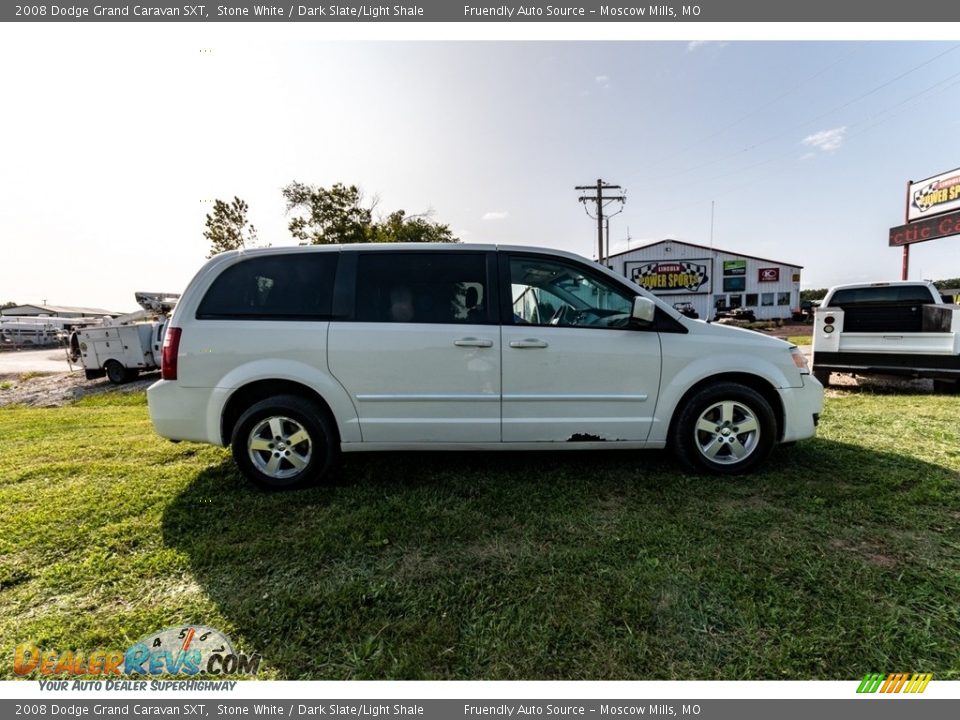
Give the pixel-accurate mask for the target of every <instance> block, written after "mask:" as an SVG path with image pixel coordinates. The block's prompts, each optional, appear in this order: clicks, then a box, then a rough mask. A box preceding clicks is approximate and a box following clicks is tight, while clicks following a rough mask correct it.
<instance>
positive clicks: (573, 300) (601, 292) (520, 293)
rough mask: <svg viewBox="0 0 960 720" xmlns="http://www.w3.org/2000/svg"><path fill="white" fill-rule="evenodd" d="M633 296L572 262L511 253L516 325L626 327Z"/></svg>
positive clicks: (511, 298)
mask: <svg viewBox="0 0 960 720" xmlns="http://www.w3.org/2000/svg"><path fill="white" fill-rule="evenodd" d="M633 297H634V296H632V295H630V294H629V293H628V292H627V291H625V290H623V289H622V288H620V287H618V286H617V285H616V284H615V283H612V282H608V281H607V280H605V279H603V278H601V277H597V276H594V275H593V274H591V273H588V272H585V271H584V269H583V268H581V267H578V266H577V265H575V264H568V263H565V262H563V261H557V260H551V259H546V258H534V257H513V258H511V259H510V301H511V305H512V317H513V324H515V325H553V326H558V327H594V328H626V327H628V326H629V324H630V313H631V311H632V309H633Z"/></svg>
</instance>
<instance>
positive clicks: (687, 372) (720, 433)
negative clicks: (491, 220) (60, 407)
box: [149, 244, 823, 488]
mask: <svg viewBox="0 0 960 720" xmlns="http://www.w3.org/2000/svg"><path fill="white" fill-rule="evenodd" d="M149 402H150V417H151V419H152V420H153V424H154V426H155V427H156V429H157V432H159V433H160V434H161V435H163V436H164V437H167V438H170V439H173V440H196V441H199V442H207V443H214V444H216V445H231V446H232V448H233V456H234V458H235V459H236V462H237V464H238V465H239V467H240V469H241V470H242V471H243V473H244V475H246V476H247V477H248V478H249V479H250V480H252V481H253V482H254V483H256V484H257V485H260V486H262V487H266V488H285V487H292V486H299V485H303V484H305V483H308V482H312V481H316V480H318V479H320V478H322V477H323V476H324V475H325V474H326V473H327V472H328V471H329V470H330V468H331V465H332V464H333V463H334V461H335V459H336V456H337V454H338V452H340V451H343V452H352V451H362V450H457V449H461V450H501V449H510V450H513V449H517V450H534V449H545V448H551V449H574V448H582V449H599V448H663V447H666V446H670V447H671V448H672V449H673V451H674V452H675V453H676V455H677V457H678V458H679V459H680V461H681V462H682V463H683V464H684V465H685V466H687V467H688V468H689V469H691V470H694V471H710V472H717V473H742V472H745V471H747V470H749V469H751V468H753V467H755V466H756V465H757V464H758V463H759V462H760V461H762V460H763V459H764V457H766V455H767V454H768V453H769V451H770V449H771V448H772V447H773V445H774V444H775V443H778V442H781V443H785V442H792V441H795V440H800V439H802V438H808V437H811V436H812V435H813V434H814V433H815V426H816V423H817V418H818V416H819V413H820V411H821V408H822V406H823V388H822V386H821V385H820V384H819V383H818V382H817V381H816V380H815V379H814V378H813V377H812V376H811V375H810V374H809V372H808V370H807V365H806V362H805V360H804V358H803V355H802V354H801V353H800V351H799V350H797V348H796V347H793V346H791V345H789V344H788V343H786V342H784V341H782V340H777V339H774V338H769V337H765V336H763V335H760V334H759V333H755V332H752V331H749V330H740V329H736V328H730V327H723V326H718V325H710V324H707V323H704V322H701V321H698V320H691V319H689V318H686V317H684V316H683V315H681V314H680V313H678V312H677V311H675V310H674V309H673V308H671V307H670V306H669V305H668V304H666V303H664V302H661V301H660V300H658V299H657V298H655V297H653V296H651V295H649V294H648V293H647V292H645V291H644V290H642V289H641V288H640V287H638V286H637V285H635V284H633V283H631V282H629V281H628V280H626V279H625V278H622V277H620V276H618V275H616V274H614V273H613V272H611V271H609V270H607V269H606V268H603V267H601V266H599V265H597V264H595V263H591V262H589V261H587V260H584V259H583V258H581V257H579V256H577V255H573V254H570V253H565V252H560V251H553V250H545V249H542V248H527V247H505V246H499V247H498V246H490V245H387V246H385V245H380V244H374V245H360V246H350V245H343V246H336V245H333V246H321V247H290V248H265V249H260V250H248V251H233V252H228V253H223V254H222V255H217V256H216V257H214V258H213V259H212V260H210V261H209V262H208V263H207V264H206V265H204V267H203V268H202V269H201V270H200V272H199V273H197V275H196V277H195V278H194V279H193V281H192V282H191V283H190V285H189V287H188V288H187V290H186V292H185V293H184V294H183V297H182V298H181V299H180V302H179V304H178V305H177V308H176V311H175V312H174V314H173V317H172V318H171V320H170V323H169V327H168V329H167V332H166V337H165V340H164V344H163V363H162V379H161V380H160V381H158V382H157V383H155V384H154V385H153V386H151V387H150V390H149Z"/></svg>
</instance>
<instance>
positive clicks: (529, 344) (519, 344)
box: [510, 338, 547, 350]
mask: <svg viewBox="0 0 960 720" xmlns="http://www.w3.org/2000/svg"><path fill="white" fill-rule="evenodd" d="M510 347H512V348H520V349H521V350H522V349H523V348H545V347H547V343H545V342H544V341H543V340H537V339H536V338H527V339H526V340H512V341H511V342H510Z"/></svg>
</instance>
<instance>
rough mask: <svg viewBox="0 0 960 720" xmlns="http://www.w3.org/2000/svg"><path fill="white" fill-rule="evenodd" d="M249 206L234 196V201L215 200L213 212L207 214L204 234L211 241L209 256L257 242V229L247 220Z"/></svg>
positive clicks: (253, 244)
mask: <svg viewBox="0 0 960 720" xmlns="http://www.w3.org/2000/svg"><path fill="white" fill-rule="evenodd" d="M249 209H250V208H249V206H248V205H247V203H246V202H244V201H243V200H241V199H240V198H238V197H236V196H234V198H233V202H231V203H229V204H228V203H226V202H224V201H223V200H214V202H213V212H212V213H209V214H208V215H207V222H206V225H207V229H206V230H204V231H203V236H204V237H205V238H206V239H207V240H209V241H210V252H209V253H208V254H207V257H213V256H214V255H216V254H217V253H222V252H226V251H227V250H239V249H240V248H243V247H248V246H255V245H256V244H257V229H256V228H255V227H254V226H253V225H252V224H250V222H249V221H248V220H247V211H248V210H249Z"/></svg>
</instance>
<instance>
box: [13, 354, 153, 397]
mask: <svg viewBox="0 0 960 720" xmlns="http://www.w3.org/2000/svg"><path fill="white" fill-rule="evenodd" d="M65 364H66V363H64V365H65ZM159 379H160V373H159V372H152V373H146V374H144V375H141V376H140V378H138V379H137V380H134V381H133V382H130V383H126V384H125V385H114V384H113V383H111V382H110V381H109V380H107V379H106V378H101V379H99V380H87V379H86V378H84V376H83V371H82V370H77V371H74V372H57V373H50V374H37V373H36V372H32V371H28V372H25V373H0V407H3V406H5V405H29V406H31V407H59V406H60V405H64V404H65V403H68V402H72V401H74V400H79V399H80V398H82V397H86V396H88V395H96V394H99V393H103V392H123V393H129V392H142V391H143V390H146V389H147V387H149V386H150V385H151V384H153V383H154V382H156V381H157V380H159Z"/></svg>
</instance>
